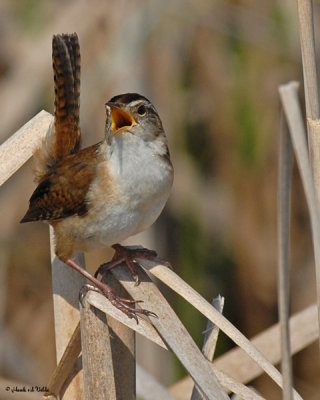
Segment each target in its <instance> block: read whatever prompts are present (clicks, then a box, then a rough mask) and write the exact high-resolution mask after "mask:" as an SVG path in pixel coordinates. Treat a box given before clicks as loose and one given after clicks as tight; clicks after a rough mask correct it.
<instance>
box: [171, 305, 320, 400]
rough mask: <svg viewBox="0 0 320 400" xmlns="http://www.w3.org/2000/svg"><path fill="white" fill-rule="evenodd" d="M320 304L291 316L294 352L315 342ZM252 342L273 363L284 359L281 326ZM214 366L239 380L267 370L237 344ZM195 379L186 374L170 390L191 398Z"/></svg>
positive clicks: (186, 399) (181, 399)
mask: <svg viewBox="0 0 320 400" xmlns="http://www.w3.org/2000/svg"><path fill="white" fill-rule="evenodd" d="M316 318H317V307H316V305H312V306H310V307H308V308H306V309H305V310H303V311H300V312H299V313H297V314H295V315H293V316H292V317H291V318H290V337H291V350H292V354H295V353H297V352H299V351H300V350H302V349H304V348H305V347H306V346H308V345H310V344H311V343H313V342H314V341H315V340H316V339H317V338H318V337H319V332H318V324H317V322H316ZM251 342H252V343H253V345H254V346H255V347H257V348H258V349H259V350H260V351H261V352H262V353H263V354H265V356H266V357H267V358H268V359H269V360H270V361H271V362H272V363H273V364H278V363H279V362H280V360H281V349H280V326H279V324H276V325H273V326H272V327H270V328H268V329H266V330H265V331H263V332H262V333H260V334H258V335H257V336H255V337H253V338H251ZM213 366H215V367H216V368H219V369H220V370H222V371H225V372H228V374H229V375H231V376H232V377H233V379H236V380H237V381H238V382H243V383H248V382H250V381H252V380H253V379H255V378H257V377H258V376H259V375H261V373H262V372H263V370H262V369H261V368H260V367H259V366H258V365H257V364H256V363H255V362H254V361H253V360H252V359H250V357H248V356H247V354H246V353H245V352H244V351H243V350H242V349H241V348H239V347H238V348H235V349H232V350H230V351H229V352H228V353H226V354H224V355H222V356H220V357H219V358H217V359H216V360H215V361H214V363H213ZM192 387H193V382H192V380H191V379H190V377H187V378H183V379H181V380H180V381H179V382H177V383H175V384H174V385H172V386H171V388H170V392H171V393H172V394H173V395H174V396H175V397H176V398H177V399H178V400H188V399H189V396H190V393H191V391H192Z"/></svg>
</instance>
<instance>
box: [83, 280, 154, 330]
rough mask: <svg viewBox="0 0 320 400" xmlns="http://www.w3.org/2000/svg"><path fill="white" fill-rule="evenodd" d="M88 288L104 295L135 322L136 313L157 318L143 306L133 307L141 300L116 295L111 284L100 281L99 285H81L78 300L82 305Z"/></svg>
mask: <svg viewBox="0 0 320 400" xmlns="http://www.w3.org/2000/svg"><path fill="white" fill-rule="evenodd" d="M89 290H92V291H94V292H97V293H100V294H102V295H103V296H104V297H106V298H107V299H108V300H109V301H110V303H111V304H112V305H113V306H115V307H116V308H118V309H119V310H120V311H122V312H123V313H124V314H126V315H127V317H129V318H134V319H135V320H136V322H137V324H138V323H139V321H138V317H137V314H141V315H145V316H147V317H155V318H158V316H157V314H155V313H153V312H152V311H148V310H145V309H143V308H135V305H136V304H137V303H142V302H143V301H142V300H130V299H126V298H124V297H119V296H117V295H116V293H115V291H114V290H113V289H112V287H111V286H109V285H107V284H105V283H103V282H100V285H99V287H97V286H93V285H90V284H86V285H84V286H82V288H81V290H80V293H79V300H80V303H81V305H82V306H83V299H84V297H85V295H86V294H87V293H88V291H89Z"/></svg>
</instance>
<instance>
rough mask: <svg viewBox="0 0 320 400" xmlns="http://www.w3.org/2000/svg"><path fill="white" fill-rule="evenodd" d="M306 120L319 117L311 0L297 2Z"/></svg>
mask: <svg viewBox="0 0 320 400" xmlns="http://www.w3.org/2000/svg"><path fill="white" fill-rule="evenodd" d="M297 5H298V17H299V31H300V45H301V54H302V65H303V79H304V93H305V99H306V109H307V118H311V119H318V118H319V116H320V108H319V99H318V95H319V94H318V80H317V65H316V53H315V40H314V24H313V8H312V0H297Z"/></svg>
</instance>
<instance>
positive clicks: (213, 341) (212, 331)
mask: <svg viewBox="0 0 320 400" xmlns="http://www.w3.org/2000/svg"><path fill="white" fill-rule="evenodd" d="M211 304H212V306H213V307H214V308H215V309H216V310H217V311H219V313H222V311H223V307H224V298H223V297H221V296H218V297H217V298H216V299H213V300H212V302H211ZM204 335H205V336H204V338H203V346H202V354H203V355H204V356H205V358H206V359H207V360H208V361H212V360H213V355H214V352H215V349H216V345H217V340H218V335H219V328H218V327H217V326H216V325H214V324H213V323H212V322H211V321H210V320H208V321H207V326H206V330H205V333H204ZM202 399H203V396H202V394H201V393H200V392H199V390H198V389H197V387H196V386H194V387H193V390H192V395H191V400H202Z"/></svg>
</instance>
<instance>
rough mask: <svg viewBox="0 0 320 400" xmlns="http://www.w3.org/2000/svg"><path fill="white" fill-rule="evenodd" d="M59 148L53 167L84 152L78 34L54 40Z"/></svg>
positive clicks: (54, 149)
mask: <svg viewBox="0 0 320 400" xmlns="http://www.w3.org/2000/svg"><path fill="white" fill-rule="evenodd" d="M52 62H53V72H54V91H55V101H54V105H55V144H54V147H53V154H50V156H51V158H52V162H51V164H53V163H55V162H58V161H60V160H62V159H63V158H64V157H66V156H68V155H69V154H72V153H75V152H77V151H78V150H79V148H80V138H81V134H80V127H79V110H80V47H79V41H78V36H77V34H76V33H73V34H64V35H55V36H53V39H52Z"/></svg>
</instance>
